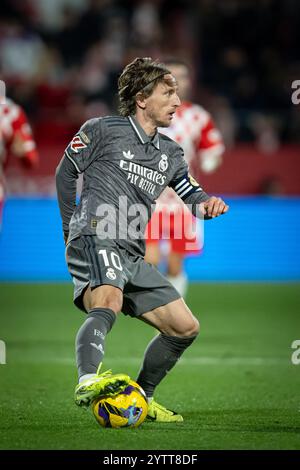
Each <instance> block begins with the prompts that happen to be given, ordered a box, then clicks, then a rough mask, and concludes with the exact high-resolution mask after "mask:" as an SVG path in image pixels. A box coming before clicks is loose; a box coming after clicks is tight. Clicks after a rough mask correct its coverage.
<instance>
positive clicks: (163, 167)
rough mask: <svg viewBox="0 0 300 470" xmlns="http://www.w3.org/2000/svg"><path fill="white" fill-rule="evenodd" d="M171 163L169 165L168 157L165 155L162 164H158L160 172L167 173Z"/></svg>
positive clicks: (161, 159) (162, 156) (162, 157)
mask: <svg viewBox="0 0 300 470" xmlns="http://www.w3.org/2000/svg"><path fill="white" fill-rule="evenodd" d="M168 166H169V163H168V156H167V155H166V154H165V153H163V154H162V155H161V157H160V162H159V164H158V169H159V171H162V172H164V171H166V170H167V169H168Z"/></svg>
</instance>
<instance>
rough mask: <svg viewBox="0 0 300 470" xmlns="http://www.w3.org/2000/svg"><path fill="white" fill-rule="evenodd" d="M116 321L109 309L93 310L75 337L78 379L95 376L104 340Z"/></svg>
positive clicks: (102, 353)
mask: <svg viewBox="0 0 300 470" xmlns="http://www.w3.org/2000/svg"><path fill="white" fill-rule="evenodd" d="M115 320H116V314H115V313H114V312H113V310H111V309H109V308H93V309H92V310H90V311H89V313H88V315H87V317H86V320H85V322H84V323H83V325H82V326H81V327H80V329H79V331H78V333H77V336H76V362H77V368H78V376H79V378H80V377H82V376H83V375H85V374H95V373H96V371H97V368H98V366H99V363H100V362H101V361H102V358H103V356H104V340H105V336H106V334H107V333H108V332H109V331H110V330H111V328H112V326H113V324H114V322H115Z"/></svg>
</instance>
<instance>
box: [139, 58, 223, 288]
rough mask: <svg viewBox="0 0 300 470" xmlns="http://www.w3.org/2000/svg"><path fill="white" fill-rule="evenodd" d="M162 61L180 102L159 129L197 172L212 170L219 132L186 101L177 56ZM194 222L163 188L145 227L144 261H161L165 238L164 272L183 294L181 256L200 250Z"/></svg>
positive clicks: (186, 85) (183, 69)
mask: <svg viewBox="0 0 300 470" xmlns="http://www.w3.org/2000/svg"><path fill="white" fill-rule="evenodd" d="M165 64H166V65H167V67H168V69H169V70H170V72H171V73H172V75H173V76H174V77H175V79H176V81H177V84H178V95H179V97H180V99H181V105H180V106H179V107H178V108H177V110H176V113H175V115H174V117H173V119H172V122H171V124H170V126H169V127H166V128H162V129H159V131H160V132H161V133H163V134H165V135H166V136H168V137H170V138H171V139H173V140H175V141H176V142H177V143H178V144H179V145H180V146H181V147H182V148H183V151H184V158H185V160H186V161H187V163H188V164H189V165H190V166H192V167H193V168H194V169H195V170H196V173H197V174H198V173H199V171H198V169H200V172H203V173H212V172H213V171H215V170H216V169H217V168H218V167H219V166H220V164H221V162H222V154H223V152H224V144H223V140H222V137H221V134H220V132H219V131H218V129H216V127H215V125H214V122H213V120H212V117H211V116H210V114H209V113H208V112H207V111H206V110H205V109H204V108H203V107H201V106H199V105H197V104H194V103H192V102H191V101H189V96H190V93H191V77H190V71H189V68H188V66H187V65H186V64H185V63H184V62H181V61H180V60H177V59H173V60H169V61H167V62H166V63H165ZM194 222H195V221H193V215H192V214H191V213H190V211H189V210H188V209H187V208H186V207H185V205H184V203H183V202H182V199H180V197H178V196H177V194H175V193H174V191H172V189H171V188H166V189H165V190H164V191H163V193H162V195H161V196H160V197H159V199H158V201H157V206H156V211H155V213H154V214H153V216H152V218H151V221H150V222H149V224H148V226H147V229H146V256H145V259H146V261H148V262H149V263H152V264H155V265H156V266H157V265H158V264H159V263H160V261H161V246H160V240H162V239H166V240H168V254H167V272H166V274H167V278H168V280H169V281H170V282H171V283H172V284H173V285H174V287H175V288H176V289H177V290H178V292H179V293H180V294H181V296H182V297H184V296H185V294H186V289H187V278H186V275H185V273H184V268H183V261H184V257H185V255H186V254H188V253H194V254H196V253H199V251H200V250H199V240H198V236H197V231H196V224H195V223H194ZM176 227H177V231H176ZM178 227H180V229H178Z"/></svg>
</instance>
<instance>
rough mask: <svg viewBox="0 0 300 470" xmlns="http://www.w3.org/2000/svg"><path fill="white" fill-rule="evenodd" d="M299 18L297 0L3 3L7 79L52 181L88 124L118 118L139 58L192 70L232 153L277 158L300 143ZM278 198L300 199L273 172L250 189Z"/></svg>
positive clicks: (0, 56) (198, 93)
mask: <svg viewBox="0 0 300 470" xmlns="http://www.w3.org/2000/svg"><path fill="white" fill-rule="evenodd" d="M299 11H300V9H299V2H297V0H285V1H281V0H243V1H239V0H226V1H221V0H198V1H193V0H172V1H169V0H151V1H150V0H52V1H48V0H23V1H19V0H1V3H0V77H1V79H2V80H4V81H5V83H6V86H7V95H8V96H9V97H11V98H13V99H14V100H15V101H16V102H17V103H19V104H20V105H22V106H23V107H24V109H25V111H26V112H27V114H28V116H29V119H30V122H31V124H32V125H33V129H34V134H35V138H36V140H37V143H38V145H39V148H40V149H42V150H43V153H44V154H45V155H46V157H44V159H43V158H41V167H40V172H42V173H43V172H44V174H45V175H46V174H47V173H48V174H49V172H50V170H49V168H51V170H53V169H54V165H52V166H51V165H50V167H49V165H48V163H49V159H51V160H52V159H53V158H54V157H53V155H54V153H56V154H57V152H61V148H62V147H63V146H64V145H65V144H66V143H67V142H68V140H69V139H70V138H71V136H72V135H73V134H74V132H76V131H77V130H78V127H80V125H81V124H82V123H83V122H84V121H85V120H86V119H89V118H91V117H94V116H101V115H104V114H115V113H116V112H117V97H116V90H117V78H118V76H119V74H120V72H121V70H122V68H123V67H124V65H125V64H126V63H128V62H129V61H130V60H132V59H133V58H134V57H136V56H149V57H153V58H159V59H162V60H163V59H165V58H168V57H171V56H172V57H174V56H176V57H178V58H180V59H183V60H184V61H186V62H187V63H188V64H189V65H190V67H191V70H192V74H193V96H192V98H193V100H194V101H195V102H197V103H199V104H201V105H203V106H204V107H205V108H206V109H208V110H209V111H210V112H211V113H212V115H213V117H214V120H215V122H216V124H217V126H218V128H219V129H220V131H221V133H222V135H223V139H224V141H225V145H226V149H227V151H230V150H231V149H234V148H235V146H236V144H237V143H241V142H242V143H252V144H254V145H255V147H256V149H257V150H258V151H260V152H262V153H264V154H273V153H275V154H276V152H278V151H279V149H280V146H281V145H282V144H284V143H289V144H291V143H297V142H299V136H300V112H299V111H300V107H299V106H295V105H293V104H292V101H291V94H292V89H291V84H292V82H293V81H294V80H296V79H299V78H300V60H299V48H298V45H299V44H300V15H299V14H297V12H298V13H299ZM50 147H51V148H52V147H53V150H52V151H51V152H50V153H49V148H50ZM57 158H58V157H57V156H56V159H57ZM254 158H255V157H254ZM288 158H292V160H293V161H294V158H295V157H287V159H288ZM45 159H46V160H45ZM45 161H47V165H46V166H47V169H43V168H44V164H45ZM221 171H222V170H221ZM45 175H44V176H45ZM217 178H218V175H217ZM9 180H10V178H9V172H8V183H9ZM48 183H49V181H48ZM43 184H44V191H45V192H50V193H51V192H52V190H53V187H52V186H51V188H50V187H49V184H45V179H44V183H43ZM43 184H42V185H43ZM16 186H18V184H17V183H16V182H15V183H14V188H11V185H10V186H9V188H11V190H12V192H15V191H17V188H16ZM216 186H217V189H219V185H218V183H217V184H216V185H215V187H216ZM283 186H284V185H283ZM23 190H24V188H23ZM244 190H245V191H246V192H247V188H245V187H244ZM26 191H29V192H30V188H28V187H27V188H25V192H26ZM220 191H221V192H224V191H225V192H228V190H227V188H224V187H223V186H222V185H221V186H220ZM268 191H271V192H272V191H274V192H279V193H280V192H283V193H285V192H287V193H295V192H297V191H296V190H295V188H294V189H291V188H290V189H285V188H284V187H283V188H282V181H278V176H277V175H273V174H269V175H264V176H263V177H262V179H261V180H260V182H259V183H258V184H257V185H256V186H255V187H254V186H251V188H250V187H249V190H248V192H268ZM229 192H232V191H230V190H229ZM233 192H240V190H239V188H236V189H234V190H233Z"/></svg>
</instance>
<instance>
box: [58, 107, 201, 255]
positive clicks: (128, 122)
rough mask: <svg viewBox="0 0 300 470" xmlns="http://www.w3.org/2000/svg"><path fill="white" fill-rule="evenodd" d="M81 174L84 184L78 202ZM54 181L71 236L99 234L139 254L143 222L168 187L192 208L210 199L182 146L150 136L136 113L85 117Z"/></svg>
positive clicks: (143, 228)
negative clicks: (200, 184)
mask: <svg viewBox="0 0 300 470" xmlns="http://www.w3.org/2000/svg"><path fill="white" fill-rule="evenodd" d="M79 173H83V188H82V193H81V198H80V202H79V204H78V205H77V206H76V202H75V201H76V179H77V177H78V174H79ZM56 184H57V195H58V201H59V206H60V212H61V216H62V220H63V230H64V232H65V234H68V235H69V240H72V239H74V238H76V237H78V236H79V235H93V234H97V235H98V237H100V238H101V237H103V238H112V239H114V240H115V241H116V242H117V243H118V244H120V245H121V246H123V247H124V248H126V249H127V250H129V251H130V252H132V253H137V254H141V255H143V254H144V251H145V245H144V232H145V227H146V225H147V222H148V220H149V218H150V217H151V214H152V212H153V210H154V208H155V200H156V199H157V198H158V196H159V195H160V194H161V193H162V191H163V190H164V189H165V188H166V186H171V187H172V188H173V189H174V190H175V191H176V192H177V194H178V195H179V196H180V197H181V198H182V199H183V200H184V202H185V203H187V204H191V205H192V212H193V213H196V204H198V203H200V202H203V201H206V200H207V199H208V198H209V196H208V195H207V194H206V193H205V192H204V191H203V190H202V188H200V186H199V184H198V183H197V182H196V181H195V180H194V179H193V178H192V177H191V176H190V175H189V173H188V165H187V163H186V161H185V160H184V157H183V150H182V149H181V147H180V146H179V145H178V144H177V143H176V142H174V141H173V140H171V139H169V138H168V137H166V136H164V135H162V134H159V133H156V134H155V135H154V137H153V138H151V137H149V136H148V135H147V134H146V133H145V132H144V130H143V129H142V127H141V126H140V125H139V123H138V122H137V120H136V119H135V118H134V117H132V116H130V117H120V116H111V117H104V118H96V119H91V120H89V121H87V122H86V123H85V124H84V125H83V126H82V127H81V129H80V130H79V132H78V133H77V134H76V135H75V137H74V138H73V140H72V141H71V143H70V144H69V145H68V147H67V149H66V151H65V154H64V157H63V158H62V160H61V162H60V164H59V166H58V168H57V171H56Z"/></svg>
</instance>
